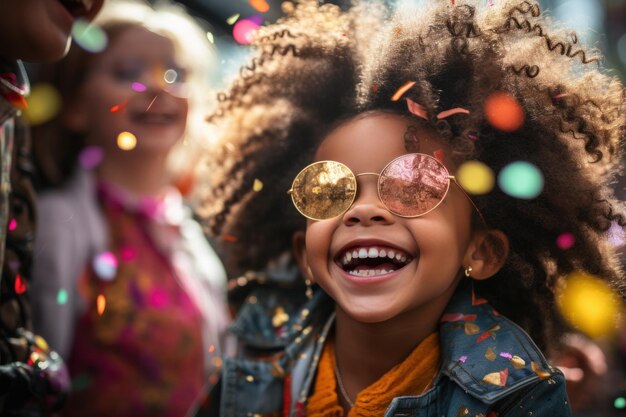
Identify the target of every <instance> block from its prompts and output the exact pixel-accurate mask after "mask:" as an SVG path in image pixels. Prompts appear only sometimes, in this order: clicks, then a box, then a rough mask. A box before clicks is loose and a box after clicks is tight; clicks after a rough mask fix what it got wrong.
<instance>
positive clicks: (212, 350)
mask: <svg viewBox="0 0 626 417" xmlns="http://www.w3.org/2000/svg"><path fill="white" fill-rule="evenodd" d="M213 352H215V345H213V344H212V345H211V346H209V353H213Z"/></svg>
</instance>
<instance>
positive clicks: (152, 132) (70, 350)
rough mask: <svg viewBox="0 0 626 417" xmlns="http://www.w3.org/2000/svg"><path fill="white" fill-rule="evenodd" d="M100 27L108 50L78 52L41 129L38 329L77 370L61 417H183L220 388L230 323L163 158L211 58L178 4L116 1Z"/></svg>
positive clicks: (52, 73) (197, 232) (212, 269)
mask: <svg viewBox="0 0 626 417" xmlns="http://www.w3.org/2000/svg"><path fill="white" fill-rule="evenodd" d="M96 23H97V24H98V25H99V26H100V27H101V28H102V30H103V31H104V32H105V33H106V34H107V36H108V46H107V48H106V49H105V50H104V51H102V52H101V53H97V54H89V53H87V52H85V51H82V50H80V49H77V48H74V49H72V50H71V51H70V53H69V55H68V57H67V58H66V59H65V60H64V61H63V62H61V63H60V64H59V65H58V66H56V67H54V68H52V69H49V70H48V72H47V73H46V74H44V75H46V77H47V80H48V81H49V82H52V83H53V85H54V86H55V87H56V88H57V89H58V90H59V92H60V93H61V94H62V96H63V100H64V107H63V109H62V111H61V113H60V114H59V115H58V116H57V118H56V119H54V120H52V121H51V122H49V123H47V124H45V125H42V126H37V127H36V129H35V130H34V141H35V143H36V149H35V150H36V155H37V156H38V161H39V163H40V168H41V170H42V172H43V174H44V175H43V178H44V181H43V183H44V184H45V185H46V186H47V187H48V188H47V189H46V190H45V191H44V192H43V193H42V195H41V199H40V204H41V228H40V230H39V233H38V235H37V239H36V257H35V267H34V276H35V281H34V288H33V294H32V296H33V299H34V301H35V303H34V321H35V325H36V327H37V328H38V329H39V330H40V331H41V333H43V334H45V335H46V338H48V340H49V343H50V344H51V345H52V346H55V347H56V348H57V349H58V351H59V353H60V354H61V355H62V356H64V357H65V358H66V359H67V362H68V364H69V369H70V373H71V376H72V381H73V392H72V394H71V396H70V399H69V402H68V405H67V409H66V414H65V415H68V416H73V415H89V416H135V417H136V416H148V415H149V416H177V417H178V416H184V415H185V413H186V412H187V411H188V409H189V408H190V407H191V405H192V403H193V402H194V400H195V399H196V397H197V396H198V395H200V394H201V392H202V387H203V386H204V385H205V384H210V383H211V381H213V380H212V379H210V378H209V377H210V376H211V375H213V374H215V372H216V370H217V369H216V368H217V366H219V355H220V337H219V336H220V333H221V331H222V329H223V328H224V327H225V325H226V324H227V322H228V314H227V311H226V308H225V305H224V300H223V298H224V293H223V291H224V284H225V274H224V270H223V267H222V265H221V263H220V261H219V260H218V258H217V257H216V255H215V253H214V252H213V250H212V249H211V247H210V246H209V245H208V243H207V242H206V240H205V238H204V235H203V233H202V230H201V228H200V226H199V225H198V224H197V223H196V222H195V221H194V220H193V219H192V216H191V213H190V210H189V209H188V208H187V207H186V206H184V205H183V202H182V197H181V194H180V192H179V191H178V190H177V189H176V188H174V187H173V186H172V185H171V182H172V181H171V178H170V177H169V176H168V169H167V158H168V156H169V155H170V153H171V151H172V148H173V147H174V146H175V145H176V144H177V143H179V142H181V141H182V140H183V138H185V137H187V139H189V135H188V136H185V135H187V134H189V133H191V132H190V129H189V125H190V123H189V121H190V120H192V116H193V114H192V110H193V109H192V105H193V104H194V103H195V102H194V101H193V100H194V98H195V96H194V95H192V94H191V93H192V92H193V93H194V94H195V93H200V92H201V90H202V86H203V85H204V84H203V83H202V82H200V81H201V77H206V76H208V73H206V72H205V70H206V65H207V64H209V63H210V60H211V59H212V55H211V54H210V50H209V47H208V45H207V42H206V38H205V36H204V33H203V32H202V31H201V30H200V28H199V27H197V26H196V25H195V23H193V22H192V21H191V20H190V19H189V18H188V17H186V16H184V15H183V14H182V13H181V12H180V11H177V10H176V9H173V8H171V7H170V8H167V7H164V8H160V9H156V10H155V9H152V8H151V7H150V6H148V5H145V4H143V3H137V2H118V1H112V2H110V4H108V5H107V7H106V8H105V9H104V10H103V13H102V15H101V16H100V18H99V19H98V21H97V22H96ZM198 47H200V48H199V49H198ZM203 59H204V60H207V61H202V60H203ZM196 60H199V61H196ZM51 185H52V186H54V187H50V186H51ZM216 365H217V366H216Z"/></svg>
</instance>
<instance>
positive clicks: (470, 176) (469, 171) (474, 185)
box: [456, 161, 495, 195]
mask: <svg viewBox="0 0 626 417" xmlns="http://www.w3.org/2000/svg"><path fill="white" fill-rule="evenodd" d="M456 179H457V181H458V182H459V184H460V185H461V187H463V189H464V190H465V191H467V192H468V193H470V194H478V195H480V194H486V193H488V192H489V191H491V190H492V189H493V185H494V184H495V178H494V175H493V171H492V170H491V168H489V167H488V166H487V165H485V164H483V163H482V162H480V161H467V162H465V163H463V164H462V165H461V166H460V167H459V169H458V170H457V172H456Z"/></svg>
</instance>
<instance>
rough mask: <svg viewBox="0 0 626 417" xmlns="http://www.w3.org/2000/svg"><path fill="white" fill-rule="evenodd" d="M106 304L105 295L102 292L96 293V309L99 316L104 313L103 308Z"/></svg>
mask: <svg viewBox="0 0 626 417" xmlns="http://www.w3.org/2000/svg"><path fill="white" fill-rule="evenodd" d="M106 306H107V299H106V297H105V296H104V295H103V294H98V297H97V298H96V309H97V311H98V314H99V315H100V316H101V315H102V314H104V309H105V308H106Z"/></svg>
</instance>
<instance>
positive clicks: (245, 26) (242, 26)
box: [233, 19, 260, 45]
mask: <svg viewBox="0 0 626 417" xmlns="http://www.w3.org/2000/svg"><path fill="white" fill-rule="evenodd" d="M259 26H260V24H258V23H256V22H255V21H253V20H252V19H241V20H240V21H238V22H237V23H235V26H233V38H234V39H235V41H237V43H239V44H241V45H249V44H250V43H252V39H253V38H254V34H255V32H256V30H257V29H258V28H259Z"/></svg>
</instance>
